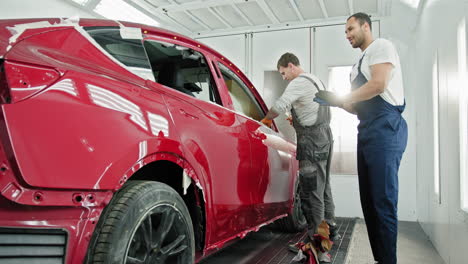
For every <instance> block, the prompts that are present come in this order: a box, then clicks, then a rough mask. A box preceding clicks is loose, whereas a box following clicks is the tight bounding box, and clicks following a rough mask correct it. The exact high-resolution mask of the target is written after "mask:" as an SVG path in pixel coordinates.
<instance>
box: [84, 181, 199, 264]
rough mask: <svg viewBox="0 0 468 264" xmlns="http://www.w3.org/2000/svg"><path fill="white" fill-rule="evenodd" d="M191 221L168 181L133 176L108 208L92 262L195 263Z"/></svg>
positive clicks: (92, 249) (94, 243)
mask: <svg viewBox="0 0 468 264" xmlns="http://www.w3.org/2000/svg"><path fill="white" fill-rule="evenodd" d="M194 256H195V243H194V233H193V226H192V221H191V219H190V215H189V212H188V210H187V207H186V206H185V203H184V201H183V200H182V198H181V197H180V195H179V194H178V193H177V192H176V191H175V190H174V189H172V188H171V187H169V186H168V185H166V184H163V183H159V182H151V181H130V182H127V183H126V184H125V185H124V186H123V187H122V189H120V190H119V191H118V192H117V193H116V194H115V195H114V198H113V199H112V200H111V203H109V205H108V206H107V207H106V209H105V210H104V212H103V214H102V216H101V218H100V220H99V223H98V225H97V227H96V231H95V232H94V236H93V239H92V241H91V244H90V249H89V254H88V263H119V264H121V263H129V264H130V263H142V264H143V263H181V264H182V263H184V264H185V263H194Z"/></svg>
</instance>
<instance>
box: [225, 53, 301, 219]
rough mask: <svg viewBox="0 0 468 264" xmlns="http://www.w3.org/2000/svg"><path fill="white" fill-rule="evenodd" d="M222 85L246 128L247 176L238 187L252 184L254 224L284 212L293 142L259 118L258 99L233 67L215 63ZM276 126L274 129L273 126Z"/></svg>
mask: <svg viewBox="0 0 468 264" xmlns="http://www.w3.org/2000/svg"><path fill="white" fill-rule="evenodd" d="M218 67H219V69H220V71H221V74H222V76H223V79H224V86H225V89H227V91H228V93H229V95H230V98H231V100H232V108H234V109H235V111H236V114H237V115H236V117H237V119H238V120H239V122H240V123H241V124H242V126H243V127H244V129H245V130H246V133H247V137H248V139H249V140H250V145H251V160H252V162H251V166H252V169H251V171H250V175H249V176H248V177H247V176H246V180H245V183H241V184H239V186H246V185H252V186H253V187H254V188H250V189H249V190H250V191H252V193H251V194H250V195H251V199H252V205H253V207H252V209H253V214H252V216H251V219H252V221H254V222H255V223H257V224H260V223H263V222H265V221H268V220H270V219H272V218H274V217H276V216H278V215H280V214H283V213H287V209H288V203H287V202H288V201H290V199H291V191H292V189H291V182H292V180H291V177H293V176H295V174H296V172H295V171H294V170H295V168H297V166H296V165H295V163H296V161H295V151H296V148H295V145H294V144H292V143H290V142H288V141H286V140H285V139H284V138H283V136H282V135H281V134H279V133H278V132H277V131H275V130H273V129H270V128H267V127H266V126H263V125H262V124H261V123H260V122H259V121H260V120H261V119H262V118H263V117H264V116H265V113H264V110H262V107H261V104H260V103H259V101H258V100H259V99H258V98H257V97H256V95H255V94H254V93H252V91H251V90H250V89H249V88H248V85H247V84H246V82H244V81H243V80H242V79H241V77H240V76H239V75H238V74H236V73H235V70H234V69H231V68H230V67H229V66H227V65H225V64H223V63H222V62H218ZM274 129H275V128H274Z"/></svg>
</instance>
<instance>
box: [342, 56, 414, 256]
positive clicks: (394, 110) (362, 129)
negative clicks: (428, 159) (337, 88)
mask: <svg viewBox="0 0 468 264" xmlns="http://www.w3.org/2000/svg"><path fill="white" fill-rule="evenodd" d="M364 56H365V54H364V55H363V56H362V58H361V59H360V60H359V64H358V69H357V70H358V75H357V76H356V78H355V79H354V80H352V81H351V87H352V89H353V90H354V89H357V88H359V87H361V86H362V85H364V84H365V83H367V81H368V80H367V79H366V77H365V76H364V74H363V73H362V72H361V64H362V60H363V58H364ZM405 105H406V103H405V104H404V105H401V106H393V105H392V104H390V103H388V102H386V101H385V100H384V99H382V97H381V96H379V95H377V96H375V97H373V98H372V99H369V100H366V101H362V102H358V103H356V104H354V109H355V110H356V112H357V116H358V118H359V120H360V123H359V126H358V148H357V160H358V174H359V192H360V196H361V206H362V210H363V213H364V219H365V221H366V225H367V232H368V235H369V241H370V244H371V247H372V253H373V255H374V259H375V260H376V261H378V262H379V264H380V263H385V264H387V263H389V264H395V263H397V257H396V246H397V232H398V217H397V204H398V168H399V167H400V160H401V157H402V155H403V152H404V151H405V148H406V143H407V138H408V127H407V125H406V121H405V120H404V119H403V117H402V116H401V113H402V112H403V110H404V109H405Z"/></svg>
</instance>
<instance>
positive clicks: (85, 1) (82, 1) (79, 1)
mask: <svg viewBox="0 0 468 264" xmlns="http://www.w3.org/2000/svg"><path fill="white" fill-rule="evenodd" d="M72 1H73V2H75V3H77V4H79V5H81V6H85V5H86V4H88V2H89V0H72Z"/></svg>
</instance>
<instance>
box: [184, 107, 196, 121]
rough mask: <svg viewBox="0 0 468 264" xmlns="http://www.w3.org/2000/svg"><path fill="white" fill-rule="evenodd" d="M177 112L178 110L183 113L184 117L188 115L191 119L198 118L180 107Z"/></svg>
mask: <svg viewBox="0 0 468 264" xmlns="http://www.w3.org/2000/svg"><path fill="white" fill-rule="evenodd" d="M179 112H180V113H181V114H183V115H184V116H186V117H190V118H192V119H198V116H194V115H192V114H189V113H187V112H186V111H185V110H184V109H182V108H180V109H179Z"/></svg>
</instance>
